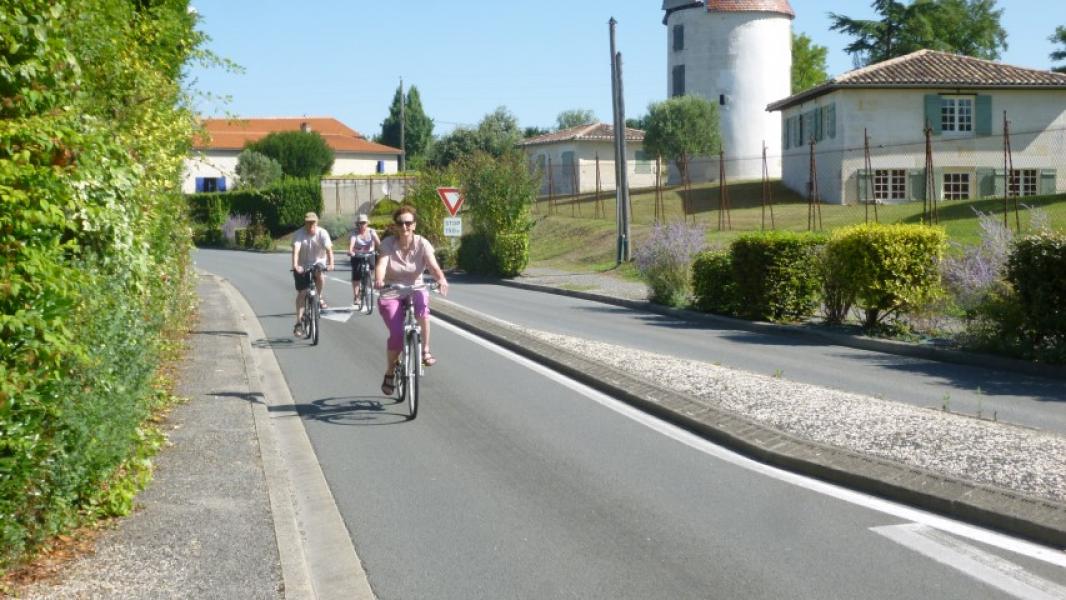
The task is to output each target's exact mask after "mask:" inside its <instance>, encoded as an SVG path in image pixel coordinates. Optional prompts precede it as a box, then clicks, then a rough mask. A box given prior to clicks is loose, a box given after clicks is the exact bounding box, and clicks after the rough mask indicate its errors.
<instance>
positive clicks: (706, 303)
mask: <svg viewBox="0 0 1066 600" xmlns="http://www.w3.org/2000/svg"><path fill="white" fill-rule="evenodd" d="M692 295H693V296H694V300H695V301H694V306H695V307H696V309H697V310H702V311H703V312H710V313H717V314H720V315H734V314H736V312H737V306H738V302H737V286H736V282H735V281H733V258H732V256H731V255H730V254H729V252H726V251H724V250H705V251H703V252H700V253H699V254H697V255H696V259H695V260H694V261H692Z"/></svg>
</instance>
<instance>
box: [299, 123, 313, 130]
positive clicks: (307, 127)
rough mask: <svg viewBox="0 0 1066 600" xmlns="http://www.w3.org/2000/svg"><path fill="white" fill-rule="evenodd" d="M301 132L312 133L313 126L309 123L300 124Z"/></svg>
mask: <svg viewBox="0 0 1066 600" xmlns="http://www.w3.org/2000/svg"><path fill="white" fill-rule="evenodd" d="M300 131H302V132H304V133H307V132H308V131H311V125H310V124H309V123H308V122H307V121H304V122H303V123H300Z"/></svg>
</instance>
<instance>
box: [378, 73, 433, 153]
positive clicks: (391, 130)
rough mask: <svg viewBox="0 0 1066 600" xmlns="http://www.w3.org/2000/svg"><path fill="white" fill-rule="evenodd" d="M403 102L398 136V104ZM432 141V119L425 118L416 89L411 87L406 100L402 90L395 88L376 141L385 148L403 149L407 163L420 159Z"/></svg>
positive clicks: (399, 107)
mask: <svg viewBox="0 0 1066 600" xmlns="http://www.w3.org/2000/svg"><path fill="white" fill-rule="evenodd" d="M401 102H403V111H402V112H403V119H404V125H405V126H404V131H403V136H402V138H403V139H401V135H400V113H401V106H400V103H401ZM432 139H433V119H430V118H429V117H428V116H426V113H425V111H424V110H423V108H422V98H421V97H420V96H419V94H418V88H417V87H415V86H411V89H410V90H408V92H407V97H406V99H405V98H404V97H403V90H402V88H401V87H400V86H397V87H396V93H395V94H393V97H392V106H390V107H389V116H388V118H386V119H385V121H384V122H383V123H382V124H381V137H379V138H378V140H379V141H380V142H381V143H382V144H385V145H386V146H392V147H393V148H403V149H404V150H406V154H407V161H408V162H410V161H411V160H414V159H417V158H421V157H422V156H424V155H425V153H426V149H427V148H428V147H429V142H430V140H432Z"/></svg>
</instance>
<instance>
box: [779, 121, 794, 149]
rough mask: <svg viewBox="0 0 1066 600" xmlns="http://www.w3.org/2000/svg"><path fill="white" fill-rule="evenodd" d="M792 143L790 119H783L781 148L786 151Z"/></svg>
mask: <svg viewBox="0 0 1066 600" xmlns="http://www.w3.org/2000/svg"><path fill="white" fill-rule="evenodd" d="M791 142H792V119H785V122H784V123H782V124H781V147H782V148H784V149H785V150H788V148H789V144H790V143H791Z"/></svg>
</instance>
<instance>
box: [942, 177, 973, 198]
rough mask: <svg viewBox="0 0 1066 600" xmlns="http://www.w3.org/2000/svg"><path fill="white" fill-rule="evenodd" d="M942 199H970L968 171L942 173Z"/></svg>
mask: <svg viewBox="0 0 1066 600" xmlns="http://www.w3.org/2000/svg"><path fill="white" fill-rule="evenodd" d="M943 197H944V200H969V199H970V174H969V173H944V193H943Z"/></svg>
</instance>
